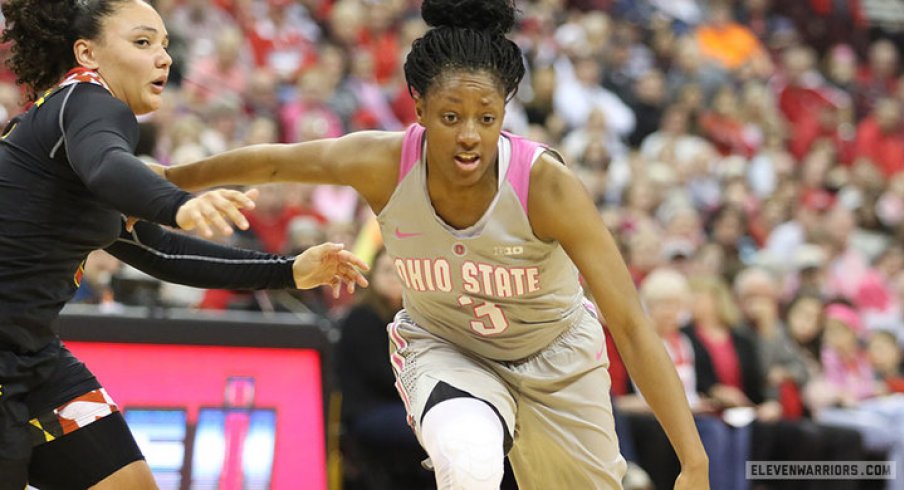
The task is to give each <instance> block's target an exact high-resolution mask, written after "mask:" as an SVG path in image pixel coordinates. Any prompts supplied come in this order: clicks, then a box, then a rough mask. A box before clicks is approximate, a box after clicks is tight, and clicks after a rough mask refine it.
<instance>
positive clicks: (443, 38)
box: [405, 0, 524, 99]
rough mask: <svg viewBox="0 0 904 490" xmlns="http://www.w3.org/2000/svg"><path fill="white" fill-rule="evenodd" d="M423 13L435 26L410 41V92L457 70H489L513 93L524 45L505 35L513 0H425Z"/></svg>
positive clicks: (508, 94)
mask: <svg viewBox="0 0 904 490" xmlns="http://www.w3.org/2000/svg"><path fill="white" fill-rule="evenodd" d="M421 16H422V17H423V18H424V20H425V21H426V22H427V24H428V25H429V26H431V27H432V29H430V30H429V31H427V33H426V34H425V35H424V36H423V37H421V38H419V39H417V40H415V41H414V43H412V45H411V51H410V52H409V53H408V58H407V59H406V60H405V79H406V80H407V82H408V92H409V93H410V94H411V95H412V96H413V95H415V94H417V95H424V94H426V93H427V91H428V90H429V89H430V87H431V86H432V85H433V84H434V83H435V82H436V81H437V79H438V78H439V77H440V76H443V75H446V74H448V73H450V72H454V71H459V70H460V71H469V72H470V71H484V72H487V73H489V74H491V75H493V76H494V77H496V79H497V82H498V83H499V86H500V88H501V89H502V91H503V93H504V94H505V96H506V99H508V98H510V97H512V96H513V95H515V92H516V91H517V89H518V84H519V83H520V82H521V79H522V78H523V77H524V61H523V59H522V55H521V48H519V47H518V45H517V44H515V43H514V42H512V41H511V40H509V39H508V38H506V37H505V33H507V32H508V31H509V30H511V28H512V26H513V25H514V24H515V6H514V4H513V3H512V0H424V3H423V5H422V7H421Z"/></svg>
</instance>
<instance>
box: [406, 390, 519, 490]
mask: <svg viewBox="0 0 904 490" xmlns="http://www.w3.org/2000/svg"><path fill="white" fill-rule="evenodd" d="M504 430H505V429H503V427H502V422H501V421H500V420H499V416H498V415H496V412H494V411H493V409H492V408H490V406H489V405H487V404H486V403H485V402H483V401H480V400H478V399H476V398H467V397H463V398H452V399H450V400H445V401H442V402H440V403H438V404H437V405H436V406H434V407H432V408H431V409H430V410H428V411H427V414H426V415H425V416H424V421H423V423H422V424H421V439H422V441H423V443H424V448H425V449H426V450H427V454H428V455H429V456H430V460H431V462H432V463H433V468H434V471H435V472H436V484H437V488H438V489H439V490H499V485H501V484H502V474H503V471H504V469H503V460H504V456H505V455H504V454H503V449H502V446H503V443H504V442H503V441H504V439H503V431H504Z"/></svg>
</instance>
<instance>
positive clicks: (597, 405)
mask: <svg viewBox="0 0 904 490" xmlns="http://www.w3.org/2000/svg"><path fill="white" fill-rule="evenodd" d="M607 382H608V375H607V374H606V372H605V370H603V369H600V370H598V371H594V372H591V373H587V374H585V375H584V376H582V377H581V378H580V379H579V380H577V381H576V382H575V383H573V384H572V385H570V386H569V387H567V388H565V389H564V390H562V391H560V392H555V393H549V394H548V395H546V396H539V397H537V396H536V394H532V396H531V397H530V398H528V397H524V396H522V397H521V399H520V401H519V405H518V421H517V424H518V437H517V438H516V440H515V444H514V447H513V448H512V450H511V452H510V453H509V457H510V459H511V462H512V469H513V471H514V473H515V476H516V478H517V480H518V484H519V487H520V488H521V489H522V490H530V489H538V490H539V489H544V488H586V489H619V488H621V479H622V477H623V476H624V472H625V470H626V462H625V460H624V458H622V456H621V454H620V453H619V448H618V439H617V437H616V434H615V423H614V420H613V417H612V409H611V404H610V401H609V396H608V390H607V389H606V388H607V387H608V385H607V384H606V383H607ZM563 395H564V396H563Z"/></svg>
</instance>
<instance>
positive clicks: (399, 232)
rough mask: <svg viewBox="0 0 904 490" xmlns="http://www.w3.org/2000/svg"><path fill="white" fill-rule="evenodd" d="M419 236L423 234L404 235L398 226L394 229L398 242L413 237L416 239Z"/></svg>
mask: <svg viewBox="0 0 904 490" xmlns="http://www.w3.org/2000/svg"><path fill="white" fill-rule="evenodd" d="M421 235H423V233H404V232H402V231H401V230H399V227H398V226H396V229H395V237H396V238H398V239H399V240H404V239H406V238H414V237H418V236H421Z"/></svg>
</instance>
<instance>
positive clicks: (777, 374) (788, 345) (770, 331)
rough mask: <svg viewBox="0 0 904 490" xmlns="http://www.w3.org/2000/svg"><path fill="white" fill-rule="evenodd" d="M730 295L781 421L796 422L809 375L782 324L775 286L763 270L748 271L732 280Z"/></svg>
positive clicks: (800, 412)
mask: <svg viewBox="0 0 904 490" xmlns="http://www.w3.org/2000/svg"><path fill="white" fill-rule="evenodd" d="M734 291H735V296H736V297H737V301H738V304H739V305H740V307H741V312H742V314H743V324H744V326H745V328H746V330H747V331H748V332H749V333H750V334H751V335H752V338H754V339H756V341H757V351H758V352H759V356H760V365H761V366H762V367H763V369H764V372H765V375H766V382H767V383H768V385H767V390H769V391H770V392H771V396H772V397H773V398H775V399H776V400H778V401H779V402H780V403H781V404H782V414H783V416H784V417H786V418H794V419H796V418H800V417H801V416H803V401H802V398H801V390H802V389H803V387H804V386H805V385H806V383H807V381H808V379H809V372H808V371H807V365H806V364H805V363H804V361H803V359H801V358H800V356H799V355H798V353H797V352H796V350H795V348H794V345H793V344H792V342H791V340H790V339H789V338H788V334H787V333H786V327H785V325H784V324H783V322H782V319H781V316H780V313H781V312H780V304H779V292H780V288H779V285H778V284H777V283H776V282H775V280H774V279H773V277H772V275H771V274H770V273H769V272H767V271H766V270H764V269H757V268H749V269H744V270H743V271H741V273H740V274H738V276H737V277H736V278H735V282H734Z"/></svg>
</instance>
